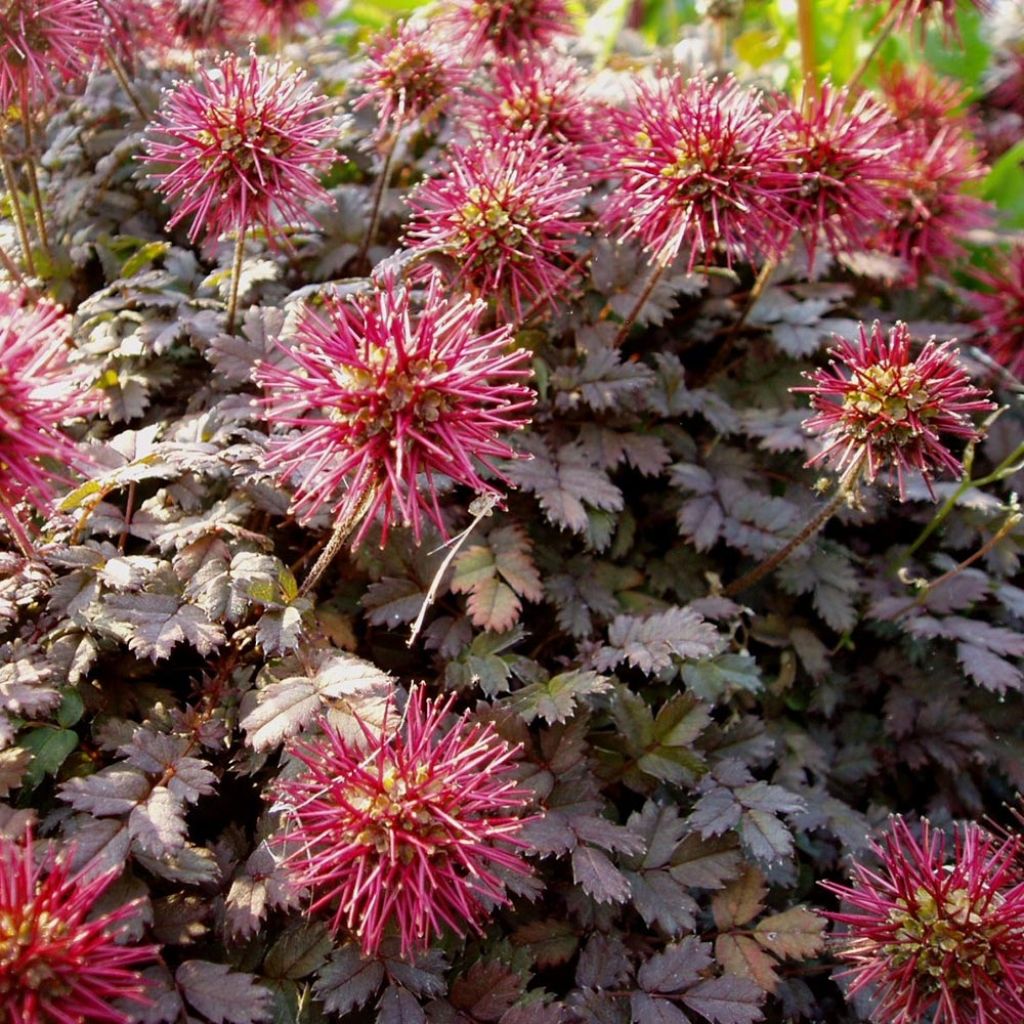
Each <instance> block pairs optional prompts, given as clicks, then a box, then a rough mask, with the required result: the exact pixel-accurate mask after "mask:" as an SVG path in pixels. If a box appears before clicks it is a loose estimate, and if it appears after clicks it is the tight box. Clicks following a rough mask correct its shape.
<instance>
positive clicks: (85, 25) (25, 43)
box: [0, 0, 103, 121]
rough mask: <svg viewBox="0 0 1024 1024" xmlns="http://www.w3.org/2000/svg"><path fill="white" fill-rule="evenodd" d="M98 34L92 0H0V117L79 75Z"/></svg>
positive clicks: (95, 47) (49, 94)
mask: <svg viewBox="0 0 1024 1024" xmlns="http://www.w3.org/2000/svg"><path fill="white" fill-rule="evenodd" d="M102 38H103V37H102V27H101V22H100V15H99V9H98V8H97V6H96V3H95V0H0V121H2V119H3V117H4V114H5V112H6V111H7V109H8V108H9V107H10V106H11V105H12V104H14V103H17V104H18V105H20V106H21V107H23V108H28V107H31V106H32V105H33V104H36V103H41V102H45V101H46V100H48V99H52V98H53V97H54V96H56V95H58V93H59V91H60V85H61V84H67V83H68V82H72V81H74V80H75V79H79V78H82V77H83V76H84V75H85V74H86V72H88V70H89V68H90V67H91V65H92V62H93V59H94V58H95V56H96V54H97V53H98V52H99V49H100V45H101V43H102Z"/></svg>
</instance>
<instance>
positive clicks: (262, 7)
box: [228, 0, 320, 42]
mask: <svg viewBox="0 0 1024 1024" xmlns="http://www.w3.org/2000/svg"><path fill="white" fill-rule="evenodd" d="M230 7H231V9H230V11H229V15H228V17H229V23H230V26H231V28H232V30H233V31H234V33H235V34H236V35H237V36H239V37H240V38H243V39H247V38H250V37H251V36H254V35H255V36H267V37H268V38H270V39H272V40H274V41H275V42H279V41H280V40H282V39H284V38H286V37H287V36H289V35H290V34H291V33H293V32H294V31H295V30H296V29H297V28H299V27H301V26H302V25H303V24H304V23H306V22H308V21H309V20H310V19H311V18H313V17H314V16H315V15H316V14H317V12H318V11H319V9H320V2H319V0H231V3H230Z"/></svg>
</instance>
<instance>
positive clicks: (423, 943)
mask: <svg viewBox="0 0 1024 1024" xmlns="http://www.w3.org/2000/svg"><path fill="white" fill-rule="evenodd" d="M453 701H454V697H453V696H449V697H448V698H447V699H444V698H438V699H436V700H428V698H427V696H426V691H425V689H424V688H423V687H422V686H420V687H418V688H416V689H414V690H413V692H412V694H411V696H410V697H409V702H408V704H407V705H406V708H405V712H404V714H403V715H402V717H401V720H400V721H398V722H395V720H394V718H393V717H392V715H391V714H389V715H388V716H387V717H386V719H385V721H384V724H383V727H382V731H381V732H380V733H377V732H376V731H374V730H373V729H371V728H370V727H369V726H367V725H366V724H365V723H363V722H362V721H361V720H359V719H357V722H358V724H359V726H360V728H361V730H362V741H361V742H358V743H354V742H352V741H350V740H348V739H346V738H345V737H343V736H342V735H340V734H339V733H338V732H337V731H336V730H335V728H334V727H333V726H332V725H331V724H330V722H329V721H327V720H322V721H321V723H320V727H321V729H322V731H323V736H322V737H320V738H318V739H316V740H313V741H312V742H302V741H300V742H296V743H294V744H293V745H292V747H291V748H290V753H291V754H292V756H293V757H295V758H296V759H297V760H299V761H301V762H302V764H303V765H304V767H305V770H304V771H302V772H301V773H300V774H298V775H296V776H295V777H293V778H289V779H286V780H284V781H282V782H281V783H279V785H278V792H277V798H278V803H279V804H280V805H283V806H284V807H285V808H286V809H287V810H288V811H289V812H290V824H289V825H288V826H287V827H286V830H285V832H284V834H283V835H282V836H281V837H280V842H281V843H282V844H287V846H289V847H292V848H295V847H297V848H296V849H294V851H293V852H292V853H291V854H290V855H289V857H288V863H289V864H290V866H291V869H292V873H293V878H294V880H295V882H296V883H297V884H298V885H299V886H301V887H303V888H308V889H310V890H312V897H313V899H312V904H311V907H310V909H311V910H312V911H314V912H315V911H317V910H321V909H324V908H330V909H331V911H332V917H331V928H332V930H333V931H334V933H335V934H338V933H340V932H342V931H346V932H351V933H354V934H355V935H356V936H357V937H358V939H359V941H360V943H361V944H362V948H363V952H364V953H365V954H366V955H367V956H372V955H373V954H374V953H375V952H376V951H377V950H378V949H379V947H380V944H381V941H382V940H383V939H384V937H385V934H386V933H387V932H388V931H397V933H398V936H399V939H400V941H401V952H402V956H403V957H412V956H413V955H414V954H415V953H416V952H418V951H419V950H422V949H425V948H426V947H427V946H428V945H429V944H430V941H431V940H432V939H433V938H434V937H435V936H437V935H439V934H440V933H441V932H442V931H443V930H444V928H445V927H446V926H447V927H448V928H450V929H451V930H452V931H453V932H454V933H455V934H456V935H460V936H461V935H465V934H466V933H467V932H468V931H471V930H474V931H480V922H481V921H482V920H483V919H484V918H485V917H486V916H487V914H488V913H489V908H490V907H491V906H494V905H499V906H500V905H502V904H505V903H507V902H508V894H507V892H506V888H505V882H504V881H503V879H502V877H501V875H502V874H503V873H511V874H516V875H529V874H530V869H529V867H528V866H527V865H526V864H525V863H524V862H523V861H522V859H521V855H519V854H518V852H517V851H518V850H519V849H522V848H523V847H524V844H523V843H522V842H521V841H520V840H518V839H517V838H516V834H517V833H518V832H519V830H520V829H521V828H522V826H523V824H524V819H523V818H522V817H521V816H520V814H519V813H518V812H520V811H521V809H522V807H523V806H524V805H525V804H526V803H527V802H528V799H529V796H528V793H527V792H526V791H524V790H521V789H518V788H516V783H515V780H514V778H513V777H512V775H513V772H514V768H515V765H514V761H513V758H514V757H515V754H516V749H515V748H511V747H509V745H508V744H507V743H506V742H505V741H504V740H501V739H499V738H498V737H497V735H496V734H495V732H494V728H493V726H492V725H491V724H490V723H488V724H487V725H486V726H484V727H481V726H480V725H472V726H471V725H470V724H469V723H468V721H467V718H468V713H467V714H464V715H463V716H462V717H461V718H460V719H459V720H458V721H457V722H455V723H454V725H452V726H451V727H450V728H447V727H445V725H444V719H445V717H446V716H447V715H448V713H449V712H450V711H451V708H452V703H453ZM392 714H393V713H392Z"/></svg>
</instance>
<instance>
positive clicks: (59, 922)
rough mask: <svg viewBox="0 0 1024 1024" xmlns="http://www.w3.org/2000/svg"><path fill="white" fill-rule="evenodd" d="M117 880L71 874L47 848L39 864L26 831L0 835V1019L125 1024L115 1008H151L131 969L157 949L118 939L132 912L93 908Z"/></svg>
mask: <svg viewBox="0 0 1024 1024" xmlns="http://www.w3.org/2000/svg"><path fill="white" fill-rule="evenodd" d="M116 877H117V872H116V871H115V872H110V873H107V874H104V875H97V876H94V877H92V878H88V877H83V876H81V875H74V874H72V872H71V870H70V868H69V862H68V858H67V857H66V856H62V855H60V854H57V853H55V852H54V851H53V850H52V848H51V849H50V850H48V851H47V853H46V854H45V855H44V856H43V857H42V858H41V859H40V860H37V859H36V857H35V853H34V851H33V848H32V837H31V834H26V836H25V837H24V839H23V840H21V841H16V840H14V839H11V838H8V837H6V836H0V1018H2V1019H3V1020H5V1021H10V1022H11V1024H42V1022H50V1021H52V1022H62V1024H63V1022H71V1021H88V1022H90V1024H93V1022H95V1024H130V1022H131V1021H132V1020H134V1019H135V1017H134V1015H133V1014H131V1013H127V1012H125V1011H123V1010H120V1009H118V1008H117V1007H116V1006H115V1005H114V1003H115V1002H116V1001H119V1000H125V1001H126V1002H130V1003H134V1004H136V1005H141V1006H145V1005H147V1004H148V1003H149V1000H148V999H147V997H146V988H147V986H146V982H145V979H144V978H143V977H141V976H140V975H139V974H138V970H137V969H138V967H139V966H140V965H142V964H145V963H149V962H152V961H153V960H155V959H156V955H157V952H158V950H157V947H155V946H127V945H122V944H120V943H119V942H118V941H117V939H118V933H119V932H120V931H122V930H123V926H124V922H125V921H126V920H127V919H129V918H131V917H132V916H133V915H134V914H135V912H136V908H135V907H134V906H133V905H132V904H126V905H124V906H121V907H118V908H117V909H116V910H113V911H109V912H107V913H104V914H96V913H95V911H94V907H95V905H96V903H97V901H98V900H99V899H100V897H101V896H102V895H103V893H104V892H106V890H107V889H108V888H109V887H110V885H111V883H112V882H113V881H114V879H115V878H116Z"/></svg>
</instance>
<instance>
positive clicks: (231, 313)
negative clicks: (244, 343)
mask: <svg viewBox="0 0 1024 1024" xmlns="http://www.w3.org/2000/svg"><path fill="white" fill-rule="evenodd" d="M244 259H245V228H240V229H239V231H238V238H237V239H235V258H234V260H233V261H232V264H231V296H230V298H229V299H228V327H227V330H228V334H234V333H235V320H236V319H237V316H238V286H239V285H240V284H241V282H242V261H243V260H244Z"/></svg>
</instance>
